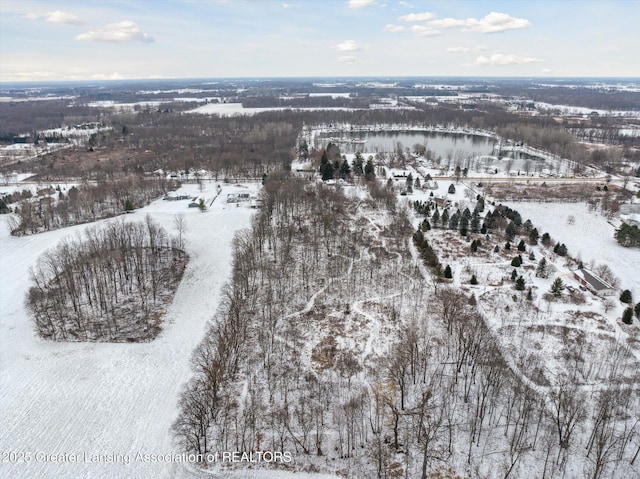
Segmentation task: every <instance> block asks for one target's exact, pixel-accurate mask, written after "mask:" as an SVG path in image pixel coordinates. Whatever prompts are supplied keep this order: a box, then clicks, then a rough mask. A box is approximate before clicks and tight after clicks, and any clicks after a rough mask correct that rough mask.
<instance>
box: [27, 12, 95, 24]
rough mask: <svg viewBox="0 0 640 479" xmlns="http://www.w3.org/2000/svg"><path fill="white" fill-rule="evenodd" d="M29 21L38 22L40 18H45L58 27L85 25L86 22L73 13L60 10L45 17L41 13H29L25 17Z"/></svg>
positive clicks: (48, 13)
mask: <svg viewBox="0 0 640 479" xmlns="http://www.w3.org/2000/svg"><path fill="white" fill-rule="evenodd" d="M25 17H26V18H28V19H29V20H38V19H40V18H44V19H45V21H46V22H49V23H57V24H58V25H83V24H84V22H83V21H82V20H80V18H78V17H77V16H76V15H74V14H73V13H68V12H61V11H60V10H56V11H54V12H47V13H45V14H44V15H41V14H39V13H27V14H26V15H25Z"/></svg>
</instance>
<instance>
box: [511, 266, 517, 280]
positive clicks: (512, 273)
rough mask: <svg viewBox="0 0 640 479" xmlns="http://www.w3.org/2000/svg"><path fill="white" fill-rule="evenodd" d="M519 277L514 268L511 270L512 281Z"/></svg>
mask: <svg viewBox="0 0 640 479" xmlns="http://www.w3.org/2000/svg"><path fill="white" fill-rule="evenodd" d="M517 277H518V272H517V271H516V270H515V269H514V270H513V271H512V272H511V281H515V280H516V278H517Z"/></svg>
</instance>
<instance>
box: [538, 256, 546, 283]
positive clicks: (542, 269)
mask: <svg viewBox="0 0 640 479" xmlns="http://www.w3.org/2000/svg"><path fill="white" fill-rule="evenodd" d="M536 276H538V277H539V278H546V277H547V276H549V266H548V265H547V260H546V258H545V257H544V256H543V257H542V259H541V260H540V262H539V263H538V267H537V268H536Z"/></svg>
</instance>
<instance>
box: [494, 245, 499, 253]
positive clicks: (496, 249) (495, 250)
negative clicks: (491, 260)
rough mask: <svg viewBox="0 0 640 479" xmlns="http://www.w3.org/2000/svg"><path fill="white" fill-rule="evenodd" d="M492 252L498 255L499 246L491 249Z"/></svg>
mask: <svg viewBox="0 0 640 479" xmlns="http://www.w3.org/2000/svg"><path fill="white" fill-rule="evenodd" d="M493 252H494V253H499V252H500V246H498V245H496V247H495V248H493Z"/></svg>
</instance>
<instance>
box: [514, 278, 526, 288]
mask: <svg viewBox="0 0 640 479" xmlns="http://www.w3.org/2000/svg"><path fill="white" fill-rule="evenodd" d="M524 287H525V281H524V278H523V277H522V276H520V277H518V279H517V280H516V290H517V291H524Z"/></svg>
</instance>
